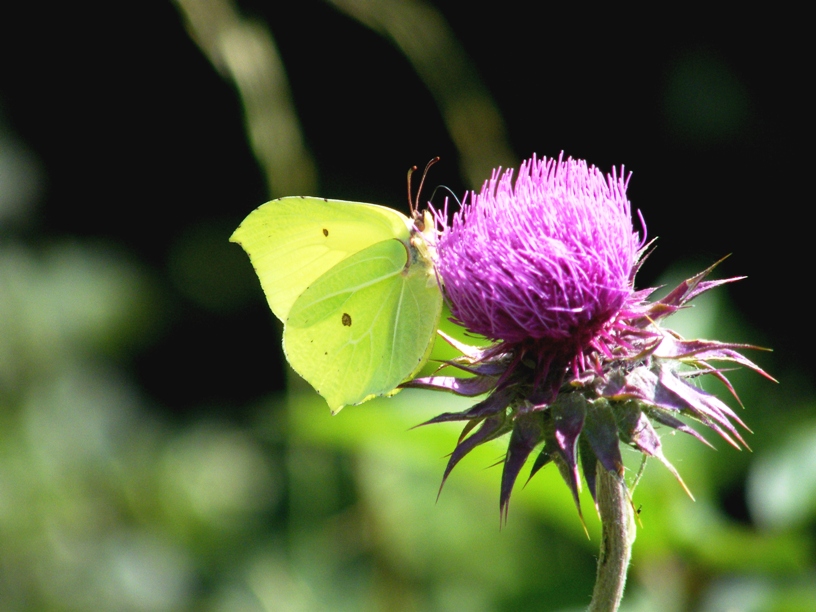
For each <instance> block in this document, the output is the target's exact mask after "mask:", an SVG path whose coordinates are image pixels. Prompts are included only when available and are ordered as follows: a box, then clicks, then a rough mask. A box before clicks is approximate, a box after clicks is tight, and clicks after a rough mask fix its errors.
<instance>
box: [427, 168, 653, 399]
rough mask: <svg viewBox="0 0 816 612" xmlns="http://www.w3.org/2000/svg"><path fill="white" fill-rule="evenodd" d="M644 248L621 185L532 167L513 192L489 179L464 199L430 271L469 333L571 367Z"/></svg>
mask: <svg viewBox="0 0 816 612" xmlns="http://www.w3.org/2000/svg"><path fill="white" fill-rule="evenodd" d="M642 246H643V244H642V243H641V241H640V239H639V237H638V235H637V234H636V233H635V232H634V231H633V229H632V218H631V212H630V207H629V200H627V199H626V181H625V180H624V179H623V178H622V177H618V176H616V175H615V174H614V173H613V174H612V175H611V176H608V177H607V176H604V175H603V174H602V173H601V172H600V171H599V170H598V169H597V168H595V167H594V166H590V167H588V166H587V164H586V162H584V161H581V160H573V159H567V160H566V161H563V160H562V159H561V158H559V159H558V160H553V159H550V160H547V159H546V158H545V159H541V160H537V159H536V158H535V157H533V158H532V159H531V160H529V161H528V162H524V163H523V164H522V165H521V168H520V169H519V173H518V178H517V179H516V181H515V185H514V184H513V171H512V170H508V171H506V172H505V173H504V174H503V175H501V176H499V173H498V172H494V174H493V176H492V178H491V179H490V180H489V181H488V182H486V183H485V184H484V186H483V187H482V191H481V193H478V194H475V193H474V194H471V197H470V201H469V202H467V201H466V203H465V205H464V207H463V208H462V210H461V211H460V212H459V213H457V214H456V215H455V216H454V218H453V223H452V226H451V227H450V228H449V229H444V230H443V231H442V233H441V236H440V237H439V240H438V243H437V254H438V261H437V271H438V274H439V278H440V279H441V281H442V284H443V286H444V288H445V294H446V296H447V298H448V302H449V304H450V308H451V312H452V313H453V315H454V317H455V318H456V321H457V322H459V323H460V324H461V325H463V326H464V327H466V328H467V329H468V330H469V331H471V332H473V333H476V334H480V335H483V336H485V337H487V338H489V339H491V340H495V341H500V342H503V343H504V346H503V350H505V349H507V348H508V345H511V344H517V345H522V346H524V347H526V348H525V349H521V350H522V352H524V353H528V352H530V351H534V352H535V355H530V356H531V357H532V356H535V357H536V358H538V360H539V361H540V362H547V361H549V362H555V363H553V365H562V363H561V362H563V361H564V360H567V361H575V362H576V363H575V365H576V366H578V365H579V364H580V365H584V363H585V359H584V358H585V356H586V355H587V354H589V353H590V352H592V351H593V350H595V349H596V348H598V342H601V341H602V338H601V331H602V330H603V329H604V326H606V325H607V324H608V323H609V322H610V321H611V320H612V319H613V318H614V317H615V315H617V314H618V313H619V312H620V311H621V309H622V308H623V306H624V304H625V303H626V301H627V299H628V298H629V297H630V296H631V295H632V280H633V279H632V271H633V269H634V268H635V265H636V263H637V261H638V255H639V250H640V249H641V247H642ZM557 382H558V383H560V381H557Z"/></svg>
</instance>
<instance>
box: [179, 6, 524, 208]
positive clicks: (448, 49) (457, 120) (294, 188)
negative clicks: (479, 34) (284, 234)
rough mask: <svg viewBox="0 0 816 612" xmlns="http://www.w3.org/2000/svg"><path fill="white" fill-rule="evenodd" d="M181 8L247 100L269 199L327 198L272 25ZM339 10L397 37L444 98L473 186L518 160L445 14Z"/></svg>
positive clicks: (416, 9)
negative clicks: (286, 197) (311, 153)
mask: <svg viewBox="0 0 816 612" xmlns="http://www.w3.org/2000/svg"><path fill="white" fill-rule="evenodd" d="M176 4H177V6H178V8H179V11H180V12H181V13H182V15H183V16H184V18H185V21H186V23H187V27H188V30H189V32H190V36H191V37H192V38H193V40H194V41H195V42H196V43H197V44H198V46H199V48H200V49H201V50H202V52H203V53H204V54H205V55H206V56H207V58H208V59H209V60H210V61H211V62H212V64H213V66H214V67H215V68H216V69H217V70H218V72H219V73H220V74H221V75H222V76H223V77H224V78H227V79H229V80H230V81H232V82H233V83H234V85H235V88H236V89H237V91H238V94H239V96H240V97H241V102H242V104H243V107H244V117H245V122H246V130H247V135H248V137H249V141H250V143H251V145H252V149H253V151H254V153H255V157H256V158H257V160H258V163H259V164H260V166H261V169H262V170H263V172H264V174H265V176H266V177H267V185H268V187H269V193H270V195H271V196H272V197H280V196H285V195H328V194H318V177H317V173H318V171H317V169H316V166H315V162H314V160H313V159H312V157H311V155H310V153H309V151H308V148H307V147H306V145H305V144H304V139H303V131H302V130H301V127H300V122H299V119H298V116H297V112H296V110H295V106H294V103H293V101H292V94H291V91H290V88H289V83H288V81H287V79H286V70H285V68H284V66H283V63H282V61H281V58H280V55H279V53H278V50H277V47H276V46H275V41H274V39H273V37H272V34H271V32H270V30H269V28H268V27H267V26H266V25H264V24H262V23H259V22H257V21H254V20H252V19H249V18H247V17H245V16H243V15H241V14H240V12H239V10H238V8H237V7H236V5H235V3H234V2H231V1H230V0H206V1H203V2H202V1H196V0H176ZM330 4H332V5H334V6H335V7H337V8H338V9H339V10H341V11H343V12H344V13H346V14H348V15H349V16H351V17H353V18H354V19H356V20H358V21H360V22H361V23H363V24H365V25H366V26H368V27H369V28H371V29H372V30H374V31H375V32H377V33H379V34H381V35H383V36H385V37H386V38H388V39H389V40H391V41H392V42H393V44H394V45H395V46H396V47H397V48H398V49H399V50H400V52H401V53H402V54H403V55H404V56H405V57H406V58H407V59H408V61H409V62H410V63H411V65H412V66H413V67H414V70H415V71H416V73H417V75H418V76H419V77H420V79H422V82H423V83H424V84H425V86H426V87H427V88H428V90H429V91H430V92H431V94H432V95H433V97H434V100H436V104H437V106H438V108H439V110H440V112H441V114H442V118H443V120H444V122H445V125H446V126H447V129H448V131H449V133H450V136H451V138H452V139H453V142H454V145H455V146H456V149H457V152H458V154H459V160H460V171H461V173H462V176H463V177H464V178H465V181H466V183H467V184H469V185H470V186H471V187H476V186H479V185H481V184H482V182H483V181H485V180H487V179H488V178H489V177H490V173H491V172H492V169H493V168H495V167H497V166H503V167H512V166H513V165H514V164H515V161H516V160H515V155H514V154H513V152H512V150H511V147H510V144H509V142H508V140H507V130H506V128H505V125H504V120H503V119H502V116H501V114H500V113H499V110H498V107H497V105H496V103H495V102H494V100H493V98H492V97H491V95H490V93H489V92H488V91H487V89H486V88H485V86H484V84H483V83H482V82H481V80H480V79H479V76H478V74H477V72H476V69H475V67H474V66H473V63H472V62H471V61H470V59H469V58H468V56H467V54H466V53H465V50H464V49H463V48H462V46H461V45H460V44H459V42H458V41H457V40H456V37H455V36H454V33H453V31H452V30H451V28H450V26H449V25H448V24H447V22H446V21H445V18H444V17H443V16H442V14H441V13H439V11H437V10H436V9H435V8H434V7H432V6H430V5H429V4H426V3H424V2H417V1H412V0H379V1H366V0H362V1H355V0H332V1H331V2H330ZM385 112H387V110H386V111H385Z"/></svg>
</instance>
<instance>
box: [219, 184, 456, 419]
mask: <svg viewBox="0 0 816 612" xmlns="http://www.w3.org/2000/svg"><path fill="white" fill-rule="evenodd" d="M409 185H410V174H409ZM413 208H414V206H413V205H412V209H413ZM433 231H434V224H433V220H432V218H431V216H430V215H429V213H427V212H426V213H424V216H423V215H420V214H419V213H417V212H415V213H414V214H413V218H408V217H406V216H405V215H403V214H402V213H399V212H397V211H395V210H392V209H390V208H387V207H384V206H379V205H377V204H366V203H363V202H347V201H342V200H327V199H322V198H315V197H303V196H294V197H286V198H281V199H278V200H272V201H270V202H267V203H266V204H263V205H261V206H260V207H258V208H257V209H255V210H254V211H253V212H251V213H250V214H249V216H247V218H246V219H244V221H243V222H242V223H241V225H240V226H239V227H238V229H236V230H235V232H234V233H233V234H232V236H231V237H230V241H232V242H236V243H238V244H239V245H241V247H242V248H243V249H244V251H246V253H247V254H248V255H249V258H250V261H251V263H252V265H253V267H254V268H255V272H256V273H257V275H258V278H259V279H260V281H261V287H262V288H263V291H264V293H265V295H266V299H267V301H268V302H269V307H270V308H271V309H272V312H273V313H274V314H275V316H276V317H278V319H280V320H281V321H282V322H283V324H284V330H283V350H284V354H285V355H286V358H287V360H288V361H289V364H290V365H291V366H292V368H293V369H294V370H295V371H296V372H297V373H298V374H299V375H300V376H301V377H303V378H304V379H305V380H306V381H307V382H308V383H309V384H311V385H312V386H313V387H314V388H315V390H316V391H317V392H318V393H319V394H320V395H322V396H323V397H324V398H325V400H326V402H327V403H328V404H329V408H331V410H332V413H336V412H338V411H339V410H340V409H341V408H342V407H343V406H347V405H352V404H359V403H361V402H364V401H366V400H368V399H371V398H372V397H376V396H380V395H392V394H393V393H396V391H397V390H398V385H399V384H400V383H402V382H404V381H406V380H408V379H410V378H412V377H413V376H414V375H415V374H416V373H417V372H418V371H419V370H420V369H421V368H422V366H423V365H424V364H425V362H426V361H427V360H428V357H429V355H430V352H431V348H432V347H433V339H434V336H435V332H436V330H437V327H438V325H439V317H440V315H441V311H442V292H441V290H440V288H439V285H438V282H437V279H436V274H435V272H434V268H433V262H432V257H431V255H430V248H429V244H428V238H429V236H430V235H431V232H433Z"/></svg>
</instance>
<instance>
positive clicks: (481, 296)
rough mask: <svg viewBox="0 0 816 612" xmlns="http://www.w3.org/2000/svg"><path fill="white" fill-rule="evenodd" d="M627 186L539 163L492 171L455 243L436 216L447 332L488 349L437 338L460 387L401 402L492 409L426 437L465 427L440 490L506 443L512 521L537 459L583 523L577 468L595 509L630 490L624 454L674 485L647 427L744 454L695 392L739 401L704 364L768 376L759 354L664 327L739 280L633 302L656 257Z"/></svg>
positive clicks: (475, 411) (584, 169) (503, 500)
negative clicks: (605, 476)
mask: <svg viewBox="0 0 816 612" xmlns="http://www.w3.org/2000/svg"><path fill="white" fill-rule="evenodd" d="M627 183H628V176H627V177H625V176H624V174H623V170H622V169H621V173H620V175H619V174H617V173H616V172H615V171H613V172H612V174H610V175H604V174H603V173H602V172H600V171H599V170H598V169H597V168H595V167H594V166H588V165H587V164H586V162H584V161H580V160H573V159H571V158H570V159H567V160H563V158H562V157H559V158H558V159H557V160H554V159H546V158H542V159H540V160H539V159H536V158H535V157H533V158H532V159H530V160H528V161H526V162H525V163H523V164H522V166H521V168H520V169H519V172H518V176H517V178H516V179H515V182H514V181H513V171H512V170H508V171H506V172H504V173H503V174H502V173H500V171H495V172H494V173H493V176H492V177H491V179H490V180H489V181H487V182H486V183H485V184H484V186H483V187H482V190H481V191H480V192H479V193H471V194H468V196H467V197H466V198H465V201H464V203H463V206H462V209H461V210H460V211H459V212H458V213H456V215H454V218H453V221H452V224H451V225H450V226H449V227H446V226H445V221H446V219H445V216H446V215H445V214H444V212H439V211H437V213H436V219H437V222H438V224H439V225H440V226H441V229H440V231H439V235H438V237H437V240H436V244H435V245H434V246H435V249H436V256H435V257H436V262H435V264H436V270H437V274H438V278H439V281H440V284H441V285H442V287H443V289H444V293H445V297H446V299H447V301H448V304H449V306H450V309H451V312H452V314H453V317H454V321H455V322H457V323H459V324H461V325H462V326H464V327H465V328H466V329H467V330H468V331H470V332H472V333H475V334H480V335H482V336H485V337H486V338H488V339H489V340H491V341H492V342H493V344H492V345H491V346H489V347H488V348H476V347H472V346H468V345H465V344H461V343H459V342H457V341H455V340H453V339H452V338H447V337H446V339H447V340H448V341H449V342H450V343H451V344H453V345H454V346H455V347H456V348H458V349H459V350H460V351H461V352H462V357H460V358H458V359H455V360H453V361H451V362H448V363H447V364H446V365H447V366H451V367H454V368H458V369H459V370H461V371H464V372H466V373H468V374H469V376H467V377H455V376H443V375H435V376H431V377H428V378H420V379H415V380H413V381H411V382H409V383H406V385H405V386H412V387H421V388H428V389H436V390H443V391H449V392H453V393H456V394H459V395H464V396H469V397H476V396H478V395H482V394H485V393H487V394H488V395H487V397H486V398H485V399H483V400H482V401H479V402H478V403H477V404H475V405H474V406H473V407H471V408H470V409H468V410H465V411H463V412H457V413H445V414H442V415H439V416H438V417H436V418H434V419H431V420H430V421H428V423H426V424H429V423H439V422H443V421H464V422H465V423H466V425H465V428H464V431H463V432H462V435H461V437H460V439H459V442H458V444H457V446H456V448H455V449H454V451H453V453H452V454H451V456H450V460H449V461H448V465H447V467H446V469H445V473H444V476H443V484H444V482H445V479H447V477H448V475H449V474H450V472H451V470H452V469H453V468H454V466H455V465H456V464H457V463H458V462H459V461H460V460H461V459H462V458H463V457H464V456H465V455H466V454H467V453H469V452H470V451H471V450H472V449H473V448H475V447H476V446H478V445H480V444H483V443H485V442H487V441H489V440H493V439H495V438H497V437H499V436H501V435H503V434H506V433H509V434H510V438H509V445H508V449H507V454H506V456H505V459H504V468H503V473H502V482H501V491H500V510H501V513H502V515H503V516H504V517H505V518H506V516H507V506H508V502H509V499H510V493H511V491H512V488H513V485H514V483H515V481H516V479H517V477H518V474H519V472H520V470H521V468H522V466H523V465H524V463H525V462H526V460H527V459H528V457H529V456H530V454H531V453H532V452H533V451H534V450H535V449H536V448H538V447H539V446H540V447H541V450H540V452H539V454H538V456H537V458H536V459H535V462H534V464H533V467H532V471H531V477H532V475H533V474H535V472H537V471H538V470H539V469H541V468H542V467H543V466H544V465H546V464H548V463H550V462H553V463H555V464H556V465H557V466H558V468H559V471H560V472H561V474H562V476H563V478H564V480H565V481H566V483H567V485H568V486H569V488H570V490H571V491H572V494H573V497H574V500H575V503H576V505H577V506H578V511H579V514H580V505H579V504H578V493H579V490H580V486H581V481H580V477H579V473H578V463H579V457H580V464H581V468H582V471H583V475H584V479H585V480H586V483H587V486H588V487H589V490H590V493H591V494H592V496H593V499H596V502H597V498H596V477H597V466H598V465H599V464H600V465H601V466H602V468H603V469H605V470H608V471H610V472H613V473H615V474H617V475H618V476H622V475H623V462H622V458H621V452H620V446H619V445H620V442H623V443H625V444H628V445H630V446H632V447H634V448H635V449H637V450H639V451H640V452H641V453H643V454H644V455H646V456H653V457H657V458H658V459H659V460H660V461H661V462H663V463H664V464H665V465H666V466H667V467H668V469H669V470H671V471H672V473H673V474H674V475H675V476H676V477H677V478H678V480H680V477H679V475H678V474H677V472H676V470H675V469H674V468H673V467H672V466H671V464H670V463H669V462H668V461H667V460H666V458H665V457H664V456H663V452H662V450H661V444H660V438H659V436H658V434H657V432H656V430H655V425H657V426H661V425H662V426H665V427H669V428H672V429H676V430H679V431H682V432H684V433H687V434H689V435H692V436H694V437H696V438H697V439H698V440H700V441H701V442H703V443H705V444H708V442H707V441H706V440H705V439H704V438H703V437H702V436H701V435H700V434H699V433H697V432H696V431H695V430H694V429H692V428H691V427H689V426H688V425H687V424H686V423H684V422H683V421H681V420H680V419H679V418H678V417H679V416H686V417H690V418H691V419H692V420H695V421H698V422H700V423H702V424H703V425H705V426H707V427H710V428H711V429H713V430H714V431H716V432H717V433H718V434H719V435H720V436H722V437H723V438H724V439H725V440H726V441H727V442H728V443H729V444H731V445H733V446H735V447H737V448H739V447H740V445H743V446H744V445H745V442H744V440H743V439H742V437H741V436H740V434H739V432H738V431H737V429H736V427H735V423H736V424H738V425H740V426H742V427H745V425H744V424H743V423H742V421H741V420H740V419H739V417H737V415H736V414H735V413H734V412H733V411H732V410H731V409H730V408H729V407H728V406H727V405H726V404H725V403H724V402H722V401H721V400H719V399H718V398H717V397H715V396H713V395H711V394H709V393H707V392H705V391H703V390H702V389H700V388H699V387H697V386H695V385H694V384H693V378H694V377H696V376H699V375H702V374H711V375H713V376H715V377H716V378H718V379H719V380H721V381H722V382H723V383H725V385H726V387H727V388H728V389H729V390H730V391H731V392H732V393H734V390H733V388H732V387H731V385H730V384H729V382H728V380H727V379H726V377H725V374H724V373H723V371H722V370H720V369H717V368H715V367H714V366H712V365H711V362H715V361H730V362H735V363H737V364H741V365H744V366H747V367H749V368H751V369H753V370H755V371H757V372H759V373H760V374H762V375H764V376H768V375H767V374H765V372H763V371H762V370H761V369H760V368H759V367H758V366H757V365H756V364H754V363H752V362H751V361H749V360H748V359H747V358H745V357H744V356H743V355H742V354H741V353H740V352H739V351H740V350H742V349H746V348H756V347H751V346H748V345H741V344H733V343H722V342H716V341H712V340H686V339H684V338H682V337H681V336H680V335H679V334H677V333H675V332H673V331H671V330H670V329H666V328H663V327H662V326H661V322H662V320H663V319H665V318H666V317H667V316H669V315H671V314H672V313H674V312H676V311H677V310H678V309H680V308H682V307H684V306H685V305H686V304H688V302H690V301H691V300H692V299H694V298H695V297H697V296H698V295H700V294H701V293H704V292H705V291H708V290H709V289H712V288H714V287H717V286H719V285H722V284H725V283H730V282H733V281H735V280H739V279H738V278H729V279H724V280H717V281H708V280H705V279H706V277H707V276H708V275H709V274H710V273H711V272H712V270H713V269H714V268H715V266H716V265H717V264H714V265H713V266H711V267H710V268H708V269H707V270H704V271H703V272H701V273H700V274H698V275H697V276H694V277H693V278H690V279H688V280H686V281H684V282H683V283H681V284H680V285H679V286H678V287H677V288H675V289H674V290H673V291H671V292H669V293H668V295H666V296H665V297H663V298H662V299H660V300H657V301H654V302H649V301H648V300H647V298H648V296H649V295H650V294H651V293H652V292H653V290H652V289H646V290H641V291H635V290H634V278H635V273H636V272H637V270H638V268H639V267H640V265H641V263H642V261H643V259H644V257H645V254H646V250H647V249H648V246H649V245H647V244H645V242H644V240H643V239H642V238H641V237H640V235H639V234H638V233H637V232H635V231H634V229H633V226H632V217H631V209H630V203H629V200H628V199H627V196H626V188H627ZM718 263H719V262H718ZM768 378H770V377H769V376H768ZM734 395H735V397H736V394H735V393H734ZM746 429H747V428H746ZM680 482H681V484H682V480H680ZM684 486H685V485H684Z"/></svg>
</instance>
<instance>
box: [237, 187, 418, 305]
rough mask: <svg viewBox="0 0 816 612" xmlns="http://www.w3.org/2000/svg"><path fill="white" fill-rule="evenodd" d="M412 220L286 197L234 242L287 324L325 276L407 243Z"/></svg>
mask: <svg viewBox="0 0 816 612" xmlns="http://www.w3.org/2000/svg"><path fill="white" fill-rule="evenodd" d="M408 228H409V220H408V218H407V217H405V216H404V215H402V214H400V213H398V212H397V211H395V210H392V209H390V208H386V207H384V206H377V205H376V204H363V203H360V202H344V201H342V200H324V199H322V198H310V197H297V196H296V197H288V198H281V199H278V200H272V201H271V202H267V203H266V204H263V205H261V206H259V207H258V208H256V209H255V210H254V211H252V212H251V213H250V214H249V216H247V218H246V219H244V221H243V223H241V225H240V226H239V227H238V229H236V230H235V232H234V233H233V234H232V236H231V237H230V241H232V242H236V243H238V244H240V245H241V247H242V248H243V249H244V251H246V253H247V255H249V259H250V261H251V262H252V265H253V267H254V268H255V272H256V273H257V274H258V278H259V279H260V281H261V287H262V288H263V291H264V294H265V295H266V299H267V301H268V302H269V307H270V308H271V309H272V312H273V313H275V316H276V317H278V318H279V319H280V320H281V321H285V320H286V317H287V316H288V314H289V310H290V309H291V307H292V304H294V303H295V300H296V299H297V298H298V297H299V296H300V295H301V294H302V293H303V292H304V291H305V290H306V288H307V287H308V286H309V285H310V284H311V283H312V282H313V281H314V280H315V279H317V278H318V277H319V276H320V275H321V274H323V273H324V272H326V271H327V270H330V269H331V268H333V267H334V266H335V265H337V264H338V263H340V262H341V261H343V260H344V259H346V258H347V257H348V256H349V255H352V254H353V253H357V252H359V251H361V250H363V249H365V248H366V247H369V246H371V245H372V244H375V243H377V242H381V241H383V240H388V239H391V238H397V239H398V240H401V241H403V242H406V243H407V242H408V241H409V237H410V232H409V229H408Z"/></svg>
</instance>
